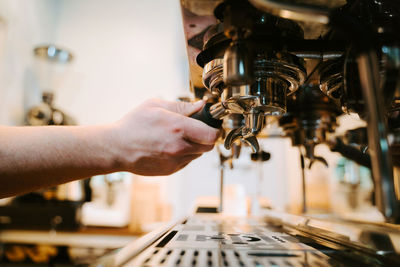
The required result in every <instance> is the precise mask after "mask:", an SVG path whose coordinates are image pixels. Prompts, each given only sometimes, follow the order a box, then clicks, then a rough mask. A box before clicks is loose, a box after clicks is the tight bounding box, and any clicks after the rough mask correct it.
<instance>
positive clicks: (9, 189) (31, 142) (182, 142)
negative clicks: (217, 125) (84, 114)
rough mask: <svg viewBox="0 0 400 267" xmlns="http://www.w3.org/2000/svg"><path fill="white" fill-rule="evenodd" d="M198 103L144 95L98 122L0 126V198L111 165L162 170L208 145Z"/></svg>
mask: <svg viewBox="0 0 400 267" xmlns="http://www.w3.org/2000/svg"><path fill="white" fill-rule="evenodd" d="M201 107H202V103H196V104H188V103H179V102H168V101H161V100H150V101H147V102H145V103H144V104H142V105H141V106H139V107H138V108H136V109H134V110H133V111H132V112H130V113H129V114H127V115H126V116H125V117H124V118H123V119H122V120H120V121H118V122H116V123H113V124H109V125H102V126H45V127H6V126H0V184H1V186H0V198H1V197H6V196H11V195H15V194H20V193H25V192H29V191H33V190H36V189H38V188H42V187H48V186H52V185H56V184H61V183H65V182H69V181H72V180H76V179H81V178H86V177H90V176H93V175H98V174H104V173H111V172H116V171H129V172H133V173H136V174H141V175H168V174H171V173H173V172H175V171H177V170H179V169H181V168H183V167H184V166H186V165H187V164H188V163H189V162H190V161H192V160H193V159H195V158H197V157H199V156H200V155H201V154H202V153H203V152H205V151H209V150H211V149H212V147H213V144H214V142H215V140H216V139H217V137H218V131H217V130H215V129H213V128H210V127H208V126H207V125H205V124H204V123H202V122H199V121H196V120H193V119H190V118H188V117H187V116H188V115H190V114H192V113H194V112H196V111H197V110H199V109H200V108H201Z"/></svg>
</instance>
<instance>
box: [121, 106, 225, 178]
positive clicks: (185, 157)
mask: <svg viewBox="0 0 400 267" xmlns="http://www.w3.org/2000/svg"><path fill="white" fill-rule="evenodd" d="M203 105H204V102H203V101H199V102H195V103H186V102H170V101H163V100H156V99H152V100H148V101H146V102H144V103H143V104H141V105H140V106H138V107H137V108H135V109H134V110H133V111H131V112H130V113H128V114H127V115H126V116H125V117H124V118H122V119H121V120H120V121H118V122H117V123H115V124H114V127H113V128H114V130H115V131H114V135H113V138H114V140H113V143H114V144H115V145H116V149H117V151H119V154H120V156H119V157H118V158H119V160H118V161H119V162H118V164H119V165H120V166H121V169H122V170H124V171H130V172H133V173H136V174H139V175H168V174H171V173H174V172H176V171H178V170H180V169H182V168H183V167H185V166H186V165H187V164H189V162H191V161H192V160H193V159H195V158H198V157H199V156H201V155H202V153H204V152H206V151H210V150H211V149H212V148H213V146H214V143H215V141H216V140H217V138H218V136H219V131H218V130H217V129H214V128H212V127H210V126H208V125H206V124H205V123H203V122H201V121H198V120H195V119H192V118H189V117H188V116H189V115H191V114H193V113H195V112H197V111H198V110H200V109H201V108H202V107H203Z"/></svg>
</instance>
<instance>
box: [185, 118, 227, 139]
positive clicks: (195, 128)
mask: <svg viewBox="0 0 400 267" xmlns="http://www.w3.org/2000/svg"><path fill="white" fill-rule="evenodd" d="M182 123H183V137H184V138H185V139H186V140H190V141H191V142H193V143H197V144H202V145H214V143H215V141H217V139H218V137H219V133H220V132H219V130H218V129H215V128H212V127H210V126H208V125H207V124H205V123H204V122H201V121H198V120H195V119H191V118H188V117H184V118H182Z"/></svg>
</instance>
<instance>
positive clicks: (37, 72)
mask: <svg viewBox="0 0 400 267" xmlns="http://www.w3.org/2000/svg"><path fill="white" fill-rule="evenodd" d="M49 45H54V46H55V47H57V48H59V49H63V50H65V51H68V52H69V53H70V54H71V55H72V57H73V59H72V60H71V61H70V62H68V63H67V67H66V68H65V70H63V73H62V75H61V77H57V79H55V78H54V77H53V76H51V77H48V76H46V75H48V73H47V72H46V73H43V71H42V70H41V68H39V67H38V63H37V61H38V57H37V55H36V56H35V53H34V49H35V48H38V47H48V46H49ZM50 75H54V74H50ZM188 78H189V74H188V60H187V55H186V47H185V41H184V33H183V25H182V17H181V10H180V5H179V1H178V0H174V1H164V0H152V1H139V0H115V1H106V0H0V101H1V105H0V124H2V125H13V126H16V125H25V124H27V114H28V113H29V112H30V110H31V109H32V108H33V107H35V106H37V105H40V103H41V101H42V96H43V93H44V92H47V91H48V90H51V93H52V95H53V96H52V103H51V105H52V106H54V107H56V108H57V109H58V110H61V111H62V112H63V113H64V114H68V116H70V117H71V118H73V120H74V123H76V124H78V125H95V124H105V123H111V122H113V121H116V120H118V119H120V118H121V117H122V116H123V115H124V114H125V113H127V112H128V111H130V110H131V109H132V108H134V107H135V106H137V105H139V104H140V103H141V102H143V101H144V100H146V99H148V98H154V97H157V98H163V99H166V100H176V99H178V98H179V97H191V94H190V90H189V79H188ZM48 87H52V88H48ZM355 121H356V119H354V118H352V117H351V116H349V117H347V118H344V119H342V125H344V126H345V125H346V124H353V126H354V122H355ZM133 130H134V129H133ZM261 146H262V148H263V149H264V150H265V151H268V152H269V153H271V159H270V160H269V161H267V162H264V163H254V162H252V161H251V160H250V156H249V153H246V151H245V152H243V153H242V155H241V157H240V158H239V159H238V160H237V161H235V162H234V163H233V169H230V168H229V166H225V168H224V170H225V177H226V178H225V186H226V187H227V189H228V190H227V192H228V193H229V194H231V195H230V196H229V197H230V199H231V200H232V201H231V202H230V203H242V202H243V201H244V202H245V203H246V204H245V206H246V207H245V209H246V210H245V211H243V210H234V211H232V212H233V213H235V212H236V214H242V213H243V212H245V213H246V214H247V211H248V210H250V209H251V208H249V206H251V204H249V202H251V199H252V198H254V196H256V195H257V196H259V197H262V199H263V200H264V201H263V203H264V204H263V205H264V206H267V207H273V208H275V209H278V210H286V211H292V212H299V211H300V210H301V205H302V203H301V192H302V191H301V171H300V170H301V169H300V160H299V158H300V156H299V152H298V149H297V148H292V147H291V145H290V140H286V139H279V138H272V139H268V140H261ZM316 151H317V154H318V155H321V156H324V157H325V158H326V159H327V160H328V163H329V167H328V168H327V167H325V166H324V165H322V164H320V163H315V166H313V168H312V169H311V170H305V172H306V177H307V180H306V181H307V192H308V193H309V194H308V207H309V208H311V209H314V210H316V211H318V212H319V211H334V210H335V207H338V206H339V205H342V204H341V203H339V202H338V199H343V197H341V195H340V194H346V193H348V192H347V191H346V190H347V189H343V188H341V183H340V179H342V178H343V177H342V176H343V174H340V172H338V171H337V166H338V165H337V163H338V160H339V157H338V156H337V155H335V154H334V153H331V152H329V149H328V148H326V147H323V146H321V147H317V150H316ZM248 152H250V149H248ZM335 170H336V172H335ZM335 173H336V174H337V173H339V174H338V175H339V176H338V175H336V176H335V175H333V174H335ZM340 175H342V176H340ZM219 176H220V162H219V154H218V153H217V151H216V150H214V151H212V152H209V153H206V154H205V155H203V156H202V157H201V158H199V159H198V160H196V161H194V162H192V163H191V164H190V165H189V166H188V167H186V168H185V169H184V170H182V171H180V172H178V173H176V174H173V175H171V176H169V177H150V178H143V177H139V176H136V175H132V174H129V173H119V174H112V175H108V176H100V177H94V178H92V180H91V181H90V186H91V190H92V200H91V201H90V202H87V203H85V204H83V207H82V214H81V215H82V220H81V221H80V226H79V229H81V227H82V225H83V226H87V227H88V226H97V227H111V228H112V227H120V228H127V229H128V230H127V232H123V233H124V234H129V235H130V236H132V238H133V236H135V234H137V233H143V232H146V231H149V230H151V229H153V228H154V227H155V226H156V225H158V224H159V223H160V222H165V221H169V220H175V219H178V218H181V217H183V216H185V215H188V214H190V213H191V212H193V210H194V208H195V207H196V205H197V204H198V203H199V202H202V201H203V202H204V203H206V202H215V201H216V197H217V195H218V192H219ZM335 177H336V178H335ZM338 177H339V178H338ZM331 185H334V186H331ZM335 185H336V186H335ZM365 186H366V192H367V193H368V192H369V191H368V190H371V189H370V188H368V186H370V185H368V184H367V185H365ZM72 190H73V189H72ZM345 191H346V192H345ZM72 195H73V194H72ZM78 195H79V194H78ZM76 198H77V199H79V196H76ZM77 199H74V200H77ZM10 201H11V200H10V199H7V200H2V203H3V205H6V204H7V203H9V202H10ZM96 201H97V202H96ZM241 201H242V202H241ZM93 202H96V203H97V204H93ZM88 203H91V204H88ZM196 203H197V204H196ZM87 204H88V205H87ZM228 204H229V203H228ZM228 204H227V205H228ZM346 205H347V204H346V203H344V204H343V206H346ZM343 210H346V209H345V208H344V209H341V211H340V212H343ZM0 217H1V213H0ZM3 217H4V216H3ZM3 219H4V218H3ZM8 228H13V227H12V223H11V226H10V225H8ZM51 228H52V227H50V230H57V229H55V227H53V229H51ZM79 231H82V230H79ZM18 233H20V232H18ZM18 233H17V232H0V240H2V242H6V241H5V240H6V239H7V238H8V239H7V240H11V241H12V242H17V241H18V242H27V241H26V240H25V241H24V238H23V237H21V238H19V239H18ZM132 233H133V234H132ZM23 236H25V239H26V238H27V235H26V233H25V235H23ZM59 236H60V235H59ZM1 238H3V239H1ZM21 240H22V241H21ZM120 240H121V239H120ZM129 240H130V239H129ZM129 240H126V242H127V241H129ZM7 242H9V241H7ZM12 242H11V243H12ZM110 242H111V241H110ZM124 242H125V241H124ZM120 245H121V246H122V245H123V244H118V245H115V246H117V247H118V246H120ZM115 246H114V247H115ZM111 247H113V246H111Z"/></svg>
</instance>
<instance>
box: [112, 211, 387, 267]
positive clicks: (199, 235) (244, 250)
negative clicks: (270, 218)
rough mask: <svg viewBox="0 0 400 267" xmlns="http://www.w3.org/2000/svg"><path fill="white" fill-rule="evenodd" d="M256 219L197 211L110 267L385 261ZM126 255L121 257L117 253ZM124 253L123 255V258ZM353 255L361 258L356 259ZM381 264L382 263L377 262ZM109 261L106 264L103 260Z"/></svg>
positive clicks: (325, 264)
mask: <svg viewBox="0 0 400 267" xmlns="http://www.w3.org/2000/svg"><path fill="white" fill-rule="evenodd" d="M289 232H290V231H286V230H285V229H284V228H281V227H276V226H274V225H273V224H268V223H267V222H266V220H264V219H260V218H231V217H224V216H221V215H218V214H199V215H195V216H192V217H189V218H188V219H187V220H185V221H183V222H182V223H180V224H177V225H175V226H173V227H172V228H169V229H168V230H166V231H164V232H163V233H159V234H158V236H157V238H154V239H153V240H152V241H151V242H149V239H148V238H147V239H146V236H145V240H146V242H143V243H142V244H140V239H139V240H138V241H136V246H134V249H132V250H131V251H130V252H129V251H127V250H128V247H129V246H128V247H127V248H124V249H123V251H120V252H118V253H116V254H115V255H114V256H113V257H114V258H115V259H118V261H116V260H111V261H110V260H108V263H111V262H112V263H113V264H108V265H109V266H255V267H262V266H269V267H270V266H273V267H278V266H287V267H292V266H302V267H303V266H368V265H369V264H366V262H367V263H368V262H369V261H370V262H371V266H380V265H381V266H384V263H383V262H379V260H374V259H372V260H371V259H370V258H368V257H363V256H361V257H360V255H359V254H357V253H354V255H353V252H352V251H349V250H340V249H332V248H328V247H326V246H323V245H321V244H318V243H316V242H314V241H313V240H312V239H310V238H309V237H304V236H301V235H297V234H293V232H292V233H289ZM122 254H124V256H121V255H122ZM122 258H124V259H122ZM357 259H362V260H361V261H360V262H358V260H357ZM380 263H381V264H380ZM106 265H107V264H106Z"/></svg>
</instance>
